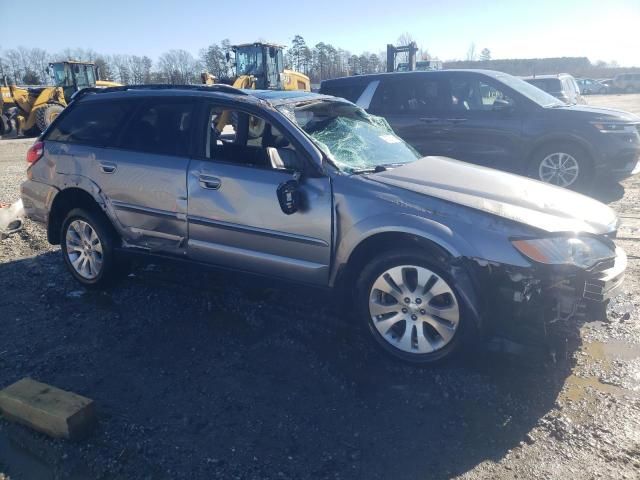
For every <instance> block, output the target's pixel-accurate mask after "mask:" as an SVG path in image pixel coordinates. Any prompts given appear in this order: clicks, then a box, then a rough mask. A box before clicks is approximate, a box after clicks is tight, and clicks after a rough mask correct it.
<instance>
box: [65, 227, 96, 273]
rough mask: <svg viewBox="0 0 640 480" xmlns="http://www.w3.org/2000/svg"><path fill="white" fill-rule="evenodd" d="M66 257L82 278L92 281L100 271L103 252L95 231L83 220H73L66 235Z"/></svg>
mask: <svg viewBox="0 0 640 480" xmlns="http://www.w3.org/2000/svg"><path fill="white" fill-rule="evenodd" d="M66 255H67V257H68V258H69V262H70V263H71V266H72V267H73V268H74V270H75V271H76V272H77V273H78V275H80V276H81V277H82V278H84V279H86V280H93V279H95V278H96V277H97V276H98V275H100V272H101V271H102V264H103V250H102V242H101V241H100V237H98V234H97V233H96V231H95V229H94V228H93V227H92V226H91V225H90V224H89V223H87V222H85V221H84V220H74V221H73V222H71V223H70V224H69V227H68V228H67V233H66Z"/></svg>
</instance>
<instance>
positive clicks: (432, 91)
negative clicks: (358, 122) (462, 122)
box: [370, 78, 446, 114]
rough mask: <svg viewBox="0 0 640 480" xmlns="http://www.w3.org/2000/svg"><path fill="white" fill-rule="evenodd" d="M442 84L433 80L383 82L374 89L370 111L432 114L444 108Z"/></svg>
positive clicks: (411, 79)
mask: <svg viewBox="0 0 640 480" xmlns="http://www.w3.org/2000/svg"><path fill="white" fill-rule="evenodd" d="M445 104H446V95H445V94H444V92H443V89H442V82H440V81H439V80H437V79H434V78H402V79H392V80H384V81H382V82H381V83H380V85H379V86H378V88H377V89H376V93H375V95H374V96H373V99H372V101H371V107H370V111H371V112H372V113H379V114H393V113H396V114H397V113H432V112H438V111H442V110H443V109H444V108H445V106H446V105H445Z"/></svg>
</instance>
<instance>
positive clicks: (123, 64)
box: [0, 35, 385, 85]
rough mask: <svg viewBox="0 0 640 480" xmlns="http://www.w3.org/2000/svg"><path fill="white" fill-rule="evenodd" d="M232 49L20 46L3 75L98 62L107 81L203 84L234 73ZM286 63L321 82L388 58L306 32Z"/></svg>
mask: <svg viewBox="0 0 640 480" xmlns="http://www.w3.org/2000/svg"><path fill="white" fill-rule="evenodd" d="M227 53H231V43H230V41H229V40H228V39H225V40H222V41H221V42H220V43H213V44H211V45H209V46H207V47H205V48H202V49H201V50H200V52H199V54H198V56H197V57H196V56H194V55H192V54H191V53H190V52H188V51H186V50H181V49H176V50H169V51H168V52H165V53H163V54H162V55H160V56H159V57H158V58H157V59H156V60H155V61H154V60H152V59H151V58H150V57H148V56H146V55H143V56H138V55H124V54H123V55H118V54H116V55H104V54H101V53H99V52H95V51H93V50H90V49H82V48H76V49H66V50H64V51H62V52H58V53H50V52H47V51H46V50H43V49H41V48H25V47H18V48H15V49H11V50H5V51H0V78H6V79H7V81H9V82H13V83H16V84H26V85H39V84H45V83H49V82H50V81H51V79H50V77H49V75H48V73H47V67H48V65H49V63H50V62H52V61H61V60H69V59H72V60H78V61H85V62H94V63H95V64H96V65H97V66H98V68H99V70H100V74H101V78H102V79H105V80H111V81H115V82H119V83H123V84H143V83H173V84H188V83H199V82H200V74H201V73H202V72H204V71H208V72H209V73H211V74H213V75H215V76H216V77H217V78H218V79H220V80H226V79H230V78H231V77H232V76H233V68H232V65H231V64H230V63H229V62H227V58H226V56H227ZM285 65H286V67H288V68H292V69H294V70H297V71H300V72H303V73H305V74H306V75H308V76H309V77H311V81H312V82H314V83H316V82H320V81H322V80H324V79H326V78H334V77H338V76H345V75H353V74H365V73H376V72H380V71H383V70H384V66H385V60H384V58H383V55H382V54H380V55H378V54H375V53H370V52H363V53H361V54H359V55H355V54H352V53H351V52H349V51H348V50H343V49H342V48H337V47H334V46H333V45H331V44H329V43H324V42H320V43H318V44H316V45H314V46H308V45H307V44H306V42H305V40H304V38H303V37H302V36H301V35H296V36H295V37H294V39H293V40H292V42H291V45H289V46H288V47H287V48H286V49H285Z"/></svg>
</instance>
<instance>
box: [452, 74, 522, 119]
mask: <svg viewBox="0 0 640 480" xmlns="http://www.w3.org/2000/svg"><path fill="white" fill-rule="evenodd" d="M496 102H498V103H496ZM505 103H508V104H510V105H514V101H513V99H512V98H510V97H509V96H508V95H506V94H505V93H504V92H503V91H502V90H500V89H499V88H498V87H496V86H494V85H491V84H489V83H487V82H485V81H482V80H480V79H479V78H475V77H458V78H452V79H451V110H452V111H456V112H461V111H481V112H482V111H485V112H486V111H491V110H493V109H494V108H495V106H496V105H498V104H500V105H504V104H505Z"/></svg>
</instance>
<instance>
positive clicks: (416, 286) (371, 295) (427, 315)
mask: <svg viewBox="0 0 640 480" xmlns="http://www.w3.org/2000/svg"><path fill="white" fill-rule="evenodd" d="M445 271H446V266H445V265H440V264H439V262H437V261H433V260H430V259H427V258H426V257H425V256H424V253H423V252H415V253H411V252H390V253H386V254H383V255H381V256H380V257H378V258H376V259H375V260H373V261H372V262H371V263H369V265H367V266H366V267H365V269H364V270H363V271H362V274H361V275H360V278H359V280H358V283H357V287H356V294H355V295H356V308H357V313H358V315H359V316H360V317H361V318H362V320H364V322H365V323H366V325H367V327H368V330H369V332H370V333H371V335H372V336H373V338H374V339H375V340H376V342H377V343H378V344H379V345H380V346H382V348H384V349H385V350H386V351H387V352H389V353H391V354H392V355H394V356H396V357H398V358H400V359H402V360H406V361H409V362H413V363H432V362H435V361H437V360H442V359H444V358H445V357H449V356H450V355H451V354H452V353H453V352H454V351H455V350H456V349H457V348H458V347H459V346H460V344H461V343H462V337H463V335H464V333H463V329H464V328H466V325H465V321H466V320H465V315H464V312H465V308H464V304H463V303H462V302H463V301H462V296H460V295H459V294H458V293H456V289H455V287H454V285H455V282H453V281H452V280H451V278H450V277H449V276H448V275H446V274H445V273H444V272H445Z"/></svg>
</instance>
